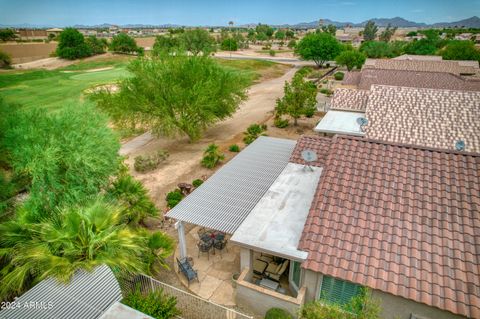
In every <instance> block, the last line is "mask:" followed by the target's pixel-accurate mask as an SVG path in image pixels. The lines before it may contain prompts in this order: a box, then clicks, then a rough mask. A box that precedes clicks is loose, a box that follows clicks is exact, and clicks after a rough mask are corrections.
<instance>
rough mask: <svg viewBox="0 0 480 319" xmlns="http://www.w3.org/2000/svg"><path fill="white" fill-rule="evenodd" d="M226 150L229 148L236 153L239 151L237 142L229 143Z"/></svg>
mask: <svg viewBox="0 0 480 319" xmlns="http://www.w3.org/2000/svg"><path fill="white" fill-rule="evenodd" d="M228 150H229V151H230V152H235V153H238V152H240V147H239V146H238V145H237V144H233V145H230V146H229V147H228Z"/></svg>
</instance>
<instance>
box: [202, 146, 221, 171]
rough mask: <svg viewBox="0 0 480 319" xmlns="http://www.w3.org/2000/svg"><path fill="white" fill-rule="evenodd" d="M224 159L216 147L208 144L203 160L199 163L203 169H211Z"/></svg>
mask: <svg viewBox="0 0 480 319" xmlns="http://www.w3.org/2000/svg"><path fill="white" fill-rule="evenodd" d="M224 159H225V156H224V155H223V154H222V153H220V151H219V150H218V145H215V144H210V145H208V147H207V148H206V149H205V152H204V153H203V159H202V162H201V163H202V166H203V167H206V168H210V169H211V168H214V167H215V166H217V165H218V164H219V163H220V162H221V161H223V160H224Z"/></svg>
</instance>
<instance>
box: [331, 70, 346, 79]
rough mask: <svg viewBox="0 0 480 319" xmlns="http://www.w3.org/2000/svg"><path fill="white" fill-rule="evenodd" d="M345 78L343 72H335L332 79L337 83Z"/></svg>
mask: <svg viewBox="0 0 480 319" xmlns="http://www.w3.org/2000/svg"><path fill="white" fill-rule="evenodd" d="M344 76H345V74H344V73H343V72H336V73H335V74H334V75H333V77H334V78H335V80H337V81H342V80H343V77H344Z"/></svg>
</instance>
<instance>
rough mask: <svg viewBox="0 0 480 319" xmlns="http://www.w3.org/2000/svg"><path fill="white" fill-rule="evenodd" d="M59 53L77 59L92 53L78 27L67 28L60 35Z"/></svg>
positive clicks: (67, 57)
mask: <svg viewBox="0 0 480 319" xmlns="http://www.w3.org/2000/svg"><path fill="white" fill-rule="evenodd" d="M56 52H57V55H58V56H59V57H61V58H63V59H69V60H75V59H79V58H84V57H87V56H90V55H92V50H91V49H90V47H89V46H88V45H87V43H85V38H84V37H83V34H81V33H80V32H79V31H78V30H77V29H74V28H66V29H65V30H63V31H62V33H60V35H59V41H58V46H57V50H56Z"/></svg>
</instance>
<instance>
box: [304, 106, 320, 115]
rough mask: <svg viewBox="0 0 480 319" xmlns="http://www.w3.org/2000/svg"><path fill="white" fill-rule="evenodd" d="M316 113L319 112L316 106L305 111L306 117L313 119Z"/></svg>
mask: <svg viewBox="0 0 480 319" xmlns="http://www.w3.org/2000/svg"><path fill="white" fill-rule="evenodd" d="M316 111H317V108H316V107H315V106H314V107H310V108H307V109H305V117H308V118H311V117H313V116H314V115H315V112H316Z"/></svg>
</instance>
